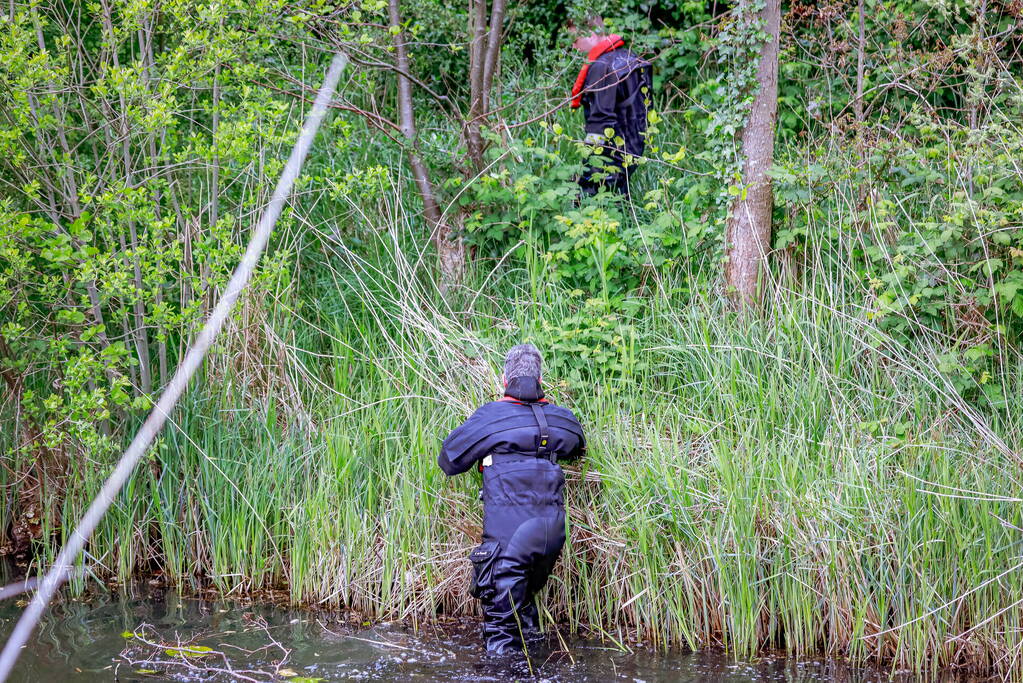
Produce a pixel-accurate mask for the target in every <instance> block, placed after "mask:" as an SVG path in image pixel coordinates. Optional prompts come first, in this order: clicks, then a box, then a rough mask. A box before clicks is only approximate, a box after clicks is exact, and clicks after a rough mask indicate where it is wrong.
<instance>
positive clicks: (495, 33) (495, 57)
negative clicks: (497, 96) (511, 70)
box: [483, 0, 505, 114]
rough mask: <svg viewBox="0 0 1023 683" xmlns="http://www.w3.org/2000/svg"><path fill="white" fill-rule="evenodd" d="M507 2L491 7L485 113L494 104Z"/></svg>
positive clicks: (485, 66)
mask: <svg viewBox="0 0 1023 683" xmlns="http://www.w3.org/2000/svg"><path fill="white" fill-rule="evenodd" d="M504 11H505V0H494V2H493V5H491V7H490V32H489V34H488V36H487V51H486V54H485V55H484V57H483V113H484V114H486V113H488V112H490V111H491V110H492V109H493V108H494V105H493V102H491V100H490V94H491V90H493V85H494V75H495V74H496V73H497V65H498V63H499V62H500V58H501V42H502V38H503V37H504V36H503V35H502V34H503V32H504Z"/></svg>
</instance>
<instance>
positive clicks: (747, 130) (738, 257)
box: [725, 0, 781, 305]
mask: <svg viewBox="0 0 1023 683" xmlns="http://www.w3.org/2000/svg"><path fill="white" fill-rule="evenodd" d="M760 17H761V19H762V22H763V28H764V31H765V32H766V33H767V34H768V36H769V37H768V39H767V41H766V42H765V43H764V45H763V46H762V47H761V49H760V63H759V66H758V68H757V94H756V97H755V98H754V100H753V107H752V109H751V110H750V113H749V118H748V119H747V121H746V125H745V126H744V127H743V131H742V154H743V157H744V161H743V168H742V184H743V190H742V192H740V193H739V196H738V197H736V199H735V201H734V202H733V203H732V207H731V211H730V212H729V216H728V224H727V226H726V230H725V248H726V256H727V263H726V264H725V283H726V285H727V289H728V294H729V296H730V298H731V299H732V301H733V303H734V304H736V305H752V304H756V303H757V302H759V301H760V298H761V286H762V278H763V271H764V264H765V262H766V260H767V252H768V249H769V248H770V239H771V211H772V209H773V205H774V196H773V193H772V189H771V177H770V176H769V175H768V172H769V171H770V169H771V164H772V163H773V161H774V125H775V119H776V118H777V113H778V43H779V37H780V32H781V0H766V4H765V6H764V8H763V9H762V10H761V11H760Z"/></svg>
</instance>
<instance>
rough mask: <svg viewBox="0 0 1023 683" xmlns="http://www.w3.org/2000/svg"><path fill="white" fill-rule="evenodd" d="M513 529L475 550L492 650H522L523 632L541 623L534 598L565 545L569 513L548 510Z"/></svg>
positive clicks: (476, 581)
mask: <svg viewBox="0 0 1023 683" xmlns="http://www.w3.org/2000/svg"><path fill="white" fill-rule="evenodd" d="M543 512H544V513H549V514H545V515H544V516H538V517H532V518H529V519H527V520H525V521H523V522H521V523H520V524H518V525H517V526H515V527H514V528H513V529H508V530H507V531H510V532H511V533H507V532H506V533H502V534H500V535H499V536H496V537H495V536H492V537H491V538H490V539H488V540H487V541H485V542H484V543H483V544H482V545H480V546H479V548H477V549H476V550H474V551H473V556H472V559H473V571H474V586H473V594H474V595H475V596H476V597H478V598H479V599H480V603H481V606H482V607H483V637H484V640H485V641H486V645H487V651H488V652H491V653H494V654H504V653H507V652H513V651H517V650H521V649H522V647H523V636H524V635H529V634H530V633H535V632H536V631H537V629H538V627H539V615H538V613H537V608H536V604H535V602H534V598H535V597H536V594H537V592H538V591H539V590H540V589H542V588H543V587H544V586H545V585H546V584H547V578H548V577H549V576H550V573H551V570H552V569H553V568H554V563H555V562H557V561H558V557H559V556H560V555H561V548H562V546H564V545H565V513H564V510H562V509H561V508H551V509H549V510H544V511H543Z"/></svg>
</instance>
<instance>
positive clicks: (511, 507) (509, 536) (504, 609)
mask: <svg viewBox="0 0 1023 683" xmlns="http://www.w3.org/2000/svg"><path fill="white" fill-rule="evenodd" d="M540 367H541V358H540V352H539V351H538V350H537V349H536V347H535V346H533V345H532V344H521V345H519V346H515V347H513V348H512V349H511V350H510V351H509V352H508V355H507V357H506V358H505V362H504V374H503V375H502V376H501V379H502V381H503V382H504V387H505V390H504V398H502V399H501V400H499V401H493V402H491V403H487V404H486V405H484V406H482V407H480V408H479V410H477V411H476V412H475V413H473V414H472V416H470V417H469V419H468V420H466V421H465V422H464V423H463V424H462V425H461V426H460V427H458V428H457V429H455V430H454V431H453V432H451V434H449V435H448V437H447V438H446V439H444V445H443V447H442V448H441V451H440V455H439V456H438V458H437V463H438V464H439V465H440V467H441V469H442V470H444V472H445V473H446V474H448V475H449V476H454V475H456V474H461V473H462V472H467V471H468V470H469V469H471V468H472V467H473V466H474V465H476V466H477V467H478V469H479V470H480V471H481V472H482V473H483V490H482V491H481V492H480V498H481V499H482V500H483V542H482V543H481V544H480V545H479V546H478V547H476V548H474V549H473V551H472V552H471V553H470V555H469V559H470V560H471V561H472V565H473V582H472V587H471V589H470V594H471V595H472V596H473V597H475V598H479V600H480V603H481V606H482V607H483V636H484V639H485V640H486V646H487V651H488V652H490V653H493V654H506V653H510V652H515V651H519V650H521V649H522V647H523V635H524V634H525V635H531V634H535V633H537V632H538V630H539V615H538V611H537V607H536V604H535V602H534V598H535V596H536V593H537V591H539V590H540V589H541V588H543V586H544V584H546V583H547V577H548V576H549V575H550V573H551V569H553V567H554V563H555V562H557V560H558V556H559V555H560V554H561V548H562V546H563V545H564V544H565V503H564V500H563V498H562V489H563V488H564V485H565V475H564V474H563V473H562V471H561V467H559V466H558V461H559V460H573V459H576V458H579V457H581V456H582V455H583V453H584V452H585V448H586V443H585V440H584V438H583V429H582V427H581V426H580V425H579V421H578V420H577V419H576V418H575V415H573V414H572V411H570V410H568V409H567V408H562V407H560V406H556V405H554V404H552V403H550V402H548V401H547V400H546V399H545V398H544V393H543V389H542V388H541V387H540V377H541V374H540Z"/></svg>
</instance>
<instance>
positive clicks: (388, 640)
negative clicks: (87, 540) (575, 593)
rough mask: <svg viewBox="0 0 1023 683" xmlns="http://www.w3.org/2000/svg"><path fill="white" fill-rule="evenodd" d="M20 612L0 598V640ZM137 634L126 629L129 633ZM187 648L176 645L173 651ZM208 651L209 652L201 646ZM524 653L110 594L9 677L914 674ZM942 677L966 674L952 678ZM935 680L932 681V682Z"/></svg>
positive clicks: (707, 656) (449, 630) (224, 604)
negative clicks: (502, 655)
mask: <svg viewBox="0 0 1023 683" xmlns="http://www.w3.org/2000/svg"><path fill="white" fill-rule="evenodd" d="M20 612H21V608H20V607H19V606H18V605H17V604H16V603H15V602H14V601H13V600H8V601H6V602H4V603H0V638H6V636H7V634H9V633H10V631H11V629H12V628H13V625H14V621H15V620H16V618H17V616H18V615H19V614H20ZM132 634H135V635H132ZM179 646H180V647H185V648H186V649H180V647H179ZM207 648H208V650H207ZM530 654H531V657H530V658H529V661H528V662H527V661H526V660H524V659H522V658H515V659H495V658H488V657H486V656H484V655H482V650H481V647H480V638H479V627H478V624H477V623H476V622H474V621H471V620H465V621H459V622H454V623H441V624H427V625H423V626H421V627H420V628H419V629H418V630H415V629H413V628H412V626H411V625H407V624H393V623H378V624H372V625H371V624H369V623H367V622H360V621H353V620H352V619H351V618H347V619H346V618H345V617H344V616H343V615H340V614H331V613H327V612H319V611H307V610H298V609H284V608H279V607H274V606H269V605H261V604H249V603H247V602H243V601H206V600H200V599H195V598H182V597H179V596H178V595H176V594H175V593H173V592H157V593H156V594H149V595H147V596H145V597H127V596H123V595H116V594H108V595H101V596H98V597H93V598H91V599H90V600H88V601H65V602H62V603H60V604H58V605H55V606H54V607H52V608H51V609H50V611H49V613H48V614H47V617H46V620H45V622H44V623H43V625H42V628H41V629H40V630H39V631H38V632H37V633H36V635H35V637H34V638H33V639H32V641H30V644H29V645H28V647H27V648H26V649H25V651H24V652H23V654H22V656H21V660H20V663H19V665H18V669H17V670H16V672H15V675H14V676H13V678H12V680H14V681H32V682H35V681H75V682H78V681H80V682H82V683H87V682H92V681H114V680H117V681H236V680H242V681H244V680H254V681H287V680H290V681H292V682H293V683H311V682H312V681H318V680H319V681H322V682H323V683H326V682H327V681H441V680H444V681H508V680H530V679H533V680H546V681H565V682H567V683H575V682H582V681H612V680H618V681H628V682H631V683H659V682H662V681H663V682H667V681H672V682H674V681H681V682H689V681H693V682H695V681H704V682H707V683H750V682H754V681H756V682H764V683H766V682H769V681H786V682H792V683H811V682H814V683H818V682H829V681H830V682H836V683H838V682H841V683H868V682H869V683H873V682H875V681H876V682H880V681H899V682H900V683H908V682H909V681H916V680H922V679H918V678H916V677H913V676H908V675H905V674H898V673H895V674H894V675H893V673H892V672H885V671H880V670H870V669H864V668H857V667H850V666H848V665H846V664H844V663H843V662H840V661H836V660H827V659H819V660H809V661H795V660H793V659H788V658H785V657H780V656H765V657H762V658H759V659H758V660H757V661H755V662H749V663H735V662H734V661H732V660H731V659H730V658H728V657H727V656H725V655H724V654H723V653H721V652H718V651H703V652H697V653H682V652H676V653H668V654H664V653H657V652H653V651H650V650H646V649H642V648H638V649H637V648H633V649H632V650H631V651H630V650H622V649H620V648H618V647H615V646H614V645H612V644H609V643H601V642H599V641H587V640H582V639H579V638H569V637H565V638H564V639H562V638H557V637H555V638H550V639H548V640H547V641H542V642H539V643H536V644H534V645H533V646H532V648H531V653H530ZM946 679H947V680H950V681H951V680H959V681H962V680H965V679H962V678H955V677H952V676H949V677H946ZM932 680H933V679H932Z"/></svg>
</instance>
